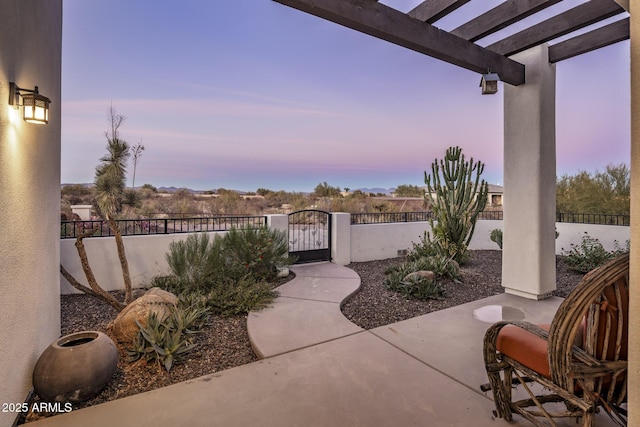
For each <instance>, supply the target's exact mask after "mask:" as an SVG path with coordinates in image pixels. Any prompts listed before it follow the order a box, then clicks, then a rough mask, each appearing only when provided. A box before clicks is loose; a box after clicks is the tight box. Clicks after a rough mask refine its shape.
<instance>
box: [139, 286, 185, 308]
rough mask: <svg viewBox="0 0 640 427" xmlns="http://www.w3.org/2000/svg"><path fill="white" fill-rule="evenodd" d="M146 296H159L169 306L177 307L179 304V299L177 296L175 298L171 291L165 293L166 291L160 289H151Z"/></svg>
mask: <svg viewBox="0 0 640 427" xmlns="http://www.w3.org/2000/svg"><path fill="white" fill-rule="evenodd" d="M144 294H145V295H157V296H159V297H160V298H162V299H163V300H164V301H165V302H167V303H168V304H173V305H177V304H178V297H177V296H175V295H174V294H172V293H171V292H169V291H165V290H163V289H160V288H158V287H155V288H151V289H149V290H148V291H147V292H145V293H144Z"/></svg>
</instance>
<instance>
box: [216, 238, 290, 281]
mask: <svg viewBox="0 0 640 427" xmlns="http://www.w3.org/2000/svg"><path fill="white" fill-rule="evenodd" d="M222 242H223V243H222V245H223V247H224V251H225V256H226V257H227V263H232V264H235V265H237V266H240V267H244V269H245V270H244V271H245V272H247V273H249V274H250V275H251V276H253V277H254V278H255V279H256V280H258V281H259V280H272V279H275V277H276V275H277V273H278V268H279V267H286V266H288V265H290V264H292V263H293V259H292V258H290V257H289V242H288V241H287V236H286V234H285V233H283V232H281V231H280V230H274V229H270V228H268V227H266V226H263V227H260V228H241V229H237V228H232V229H231V230H229V231H228V232H227V234H226V235H225V236H224V238H223V239H222Z"/></svg>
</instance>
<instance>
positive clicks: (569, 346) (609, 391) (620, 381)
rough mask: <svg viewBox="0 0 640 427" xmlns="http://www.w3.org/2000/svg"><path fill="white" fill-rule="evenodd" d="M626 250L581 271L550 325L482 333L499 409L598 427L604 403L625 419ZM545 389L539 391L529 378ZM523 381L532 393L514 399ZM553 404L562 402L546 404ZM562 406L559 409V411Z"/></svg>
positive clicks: (498, 327) (536, 419) (513, 325)
mask: <svg viewBox="0 0 640 427" xmlns="http://www.w3.org/2000/svg"><path fill="white" fill-rule="evenodd" d="M628 316H629V255H628V254H627V255H622V256H620V257H618V258H616V259H614V260H612V261H610V262H609V263H607V264H605V265H604V266H602V267H600V268H597V269H595V270H593V271H591V272H589V273H588V274H586V275H585V276H584V278H583V279H582V281H581V282H580V284H579V285H578V286H577V287H576V288H575V289H574V290H573V291H572V292H571V294H570V295H569V296H568V297H567V298H566V299H565V300H564V301H563V302H562V304H561V305H560V307H559V308H558V311H557V313H556V314H555V316H554V318H553V321H552V323H551V325H539V326H538V325H533V324H530V323H527V322H499V323H496V324H494V325H492V326H491V327H490V328H489V329H488V330H487V332H486V334H485V337H484V360H485V366H486V369H487V375H488V377H489V384H488V385H485V386H484V387H483V390H485V391H487V390H488V389H489V387H490V388H491V390H492V391H493V397H494V402H495V405H496V411H495V415H496V416H497V417H500V418H504V419H505V420H507V421H511V419H512V414H513V413H517V414H520V415H521V416H523V417H524V418H526V419H528V420H529V421H531V422H532V423H533V424H535V425H537V426H545V425H547V424H545V423H544V422H543V421H542V419H541V418H540V417H544V418H545V419H546V420H547V421H549V422H550V423H551V425H552V426H556V423H555V421H554V420H553V418H556V417H578V418H582V426H583V427H587V426H588V427H593V426H595V414H596V413H597V412H598V411H599V410H600V408H602V409H604V410H605V411H606V412H607V413H608V414H609V415H610V416H611V418H612V419H613V420H614V421H615V422H616V423H617V424H619V425H626V420H627V413H626V409H625V407H626V405H625V407H621V405H622V404H624V403H626V398H627V347H628V345H627V342H628V335H629V334H628ZM530 382H536V383H539V384H540V385H542V387H543V388H544V389H545V390H546V392H545V393H544V394H540V395H535V393H534V392H533V391H532V389H531V388H530V387H529V385H528V384H527V383H530ZM520 384H521V385H522V386H523V388H524V389H525V390H526V392H527V393H528V395H529V398H528V399H524V400H519V401H516V402H513V401H512V395H511V389H512V387H513V386H515V385H520ZM550 402H563V403H564V406H563V405H557V404H556V405H555V407H554V408H551V409H550V408H549V407H548V406H549V405H548V403H550ZM558 408H559V409H558Z"/></svg>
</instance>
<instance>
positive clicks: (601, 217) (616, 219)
mask: <svg viewBox="0 0 640 427" xmlns="http://www.w3.org/2000/svg"><path fill="white" fill-rule="evenodd" d="M432 216H433V212H381V213H378V212H372V213H356V214H351V224H354V225H355V224H382V223H393V222H420V221H428V220H429V219H430V218H431V217H432ZM478 219H480V220H502V219H503V212H502V211H483V212H480V214H479V215H478ZM556 222H570V223H580V224H602V225H627V226H628V225H629V223H630V216H629V215H609V214H575V213H557V214H556Z"/></svg>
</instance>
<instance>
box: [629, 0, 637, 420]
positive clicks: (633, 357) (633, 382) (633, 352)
mask: <svg viewBox="0 0 640 427" xmlns="http://www.w3.org/2000/svg"><path fill="white" fill-rule="evenodd" d="M629 7H630V8H633V10H630V11H629V12H630V15H631V242H632V243H631V257H630V267H629V268H630V271H629V283H630V289H629V292H630V297H629V298H630V303H629V316H630V319H629V320H630V325H629V371H628V372H629V381H628V382H627V384H628V386H627V387H628V393H629V402H628V406H629V408H628V409H629V423H628V425H630V426H637V425H640V413H639V412H638V411H640V370H639V369H638V364H639V363H640V293H638V292H640V15H638V13H640V5H639V4H638V2H630V5H629Z"/></svg>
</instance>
